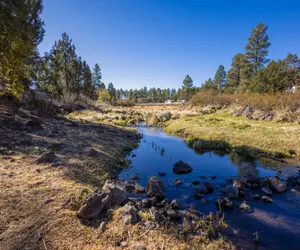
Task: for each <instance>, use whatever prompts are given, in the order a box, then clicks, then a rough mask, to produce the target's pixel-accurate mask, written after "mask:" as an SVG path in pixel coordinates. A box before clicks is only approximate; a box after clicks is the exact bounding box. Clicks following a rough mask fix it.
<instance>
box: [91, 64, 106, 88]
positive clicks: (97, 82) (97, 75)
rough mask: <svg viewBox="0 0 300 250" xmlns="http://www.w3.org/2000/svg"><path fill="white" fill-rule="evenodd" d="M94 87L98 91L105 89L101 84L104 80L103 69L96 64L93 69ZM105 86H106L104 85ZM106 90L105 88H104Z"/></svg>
mask: <svg viewBox="0 0 300 250" xmlns="http://www.w3.org/2000/svg"><path fill="white" fill-rule="evenodd" d="M92 79H93V85H94V88H95V89H97V90H100V89H103V84H101V83H102V82H101V79H102V73H101V69H100V66H99V64H98V63H96V64H95V67H94V69H93V78H92ZM104 86H105V85H104ZM104 89H105V87H104Z"/></svg>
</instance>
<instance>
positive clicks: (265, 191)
mask: <svg viewBox="0 0 300 250" xmlns="http://www.w3.org/2000/svg"><path fill="white" fill-rule="evenodd" d="M261 190H262V191H263V192H264V193H265V194H267V195H272V194H273V192H272V190H271V189H270V188H268V187H262V188H261Z"/></svg>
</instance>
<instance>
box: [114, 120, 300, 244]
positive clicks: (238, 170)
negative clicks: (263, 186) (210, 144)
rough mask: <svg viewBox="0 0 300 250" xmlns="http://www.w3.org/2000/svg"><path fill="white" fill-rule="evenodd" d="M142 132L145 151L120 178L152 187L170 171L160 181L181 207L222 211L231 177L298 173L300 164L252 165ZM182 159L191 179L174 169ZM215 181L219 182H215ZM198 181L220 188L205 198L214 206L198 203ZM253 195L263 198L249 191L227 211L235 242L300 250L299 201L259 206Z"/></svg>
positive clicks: (287, 197) (279, 197) (159, 132)
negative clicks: (246, 207)
mask: <svg viewBox="0 0 300 250" xmlns="http://www.w3.org/2000/svg"><path fill="white" fill-rule="evenodd" d="M138 130H139V132H140V133H142V134H143V138H142V139H141V141H140V144H139V147H138V148H137V149H135V150H134V151H133V152H132V154H131V157H130V159H131V161H132V167H130V168H128V169H126V170H124V171H123V172H121V174H120V178H121V179H125V180H128V179H129V178H130V177H132V176H135V175H138V176H139V181H138V182H139V183H140V184H141V185H142V186H146V184H147V181H148V180H149V179H150V177H151V176H158V173H159V172H164V173H166V176H164V177H160V178H161V179H163V181H164V183H165V187H166V190H165V194H166V197H167V198H169V199H177V200H179V202H180V204H181V208H187V207H189V206H191V205H192V204H193V205H194V206H196V208H197V210H199V211H201V212H202V213H209V212H210V211H213V212H215V211H217V207H216V205H215V203H216V200H217V199H218V197H220V195H221V194H222V188H224V186H226V185H227V184H228V183H227V181H226V178H233V177H235V176H246V175H248V174H251V175H254V176H258V177H265V176H275V175H276V174H278V172H277V171H278V170H279V169H280V171H281V172H284V171H294V172H295V171H296V169H295V167H294V166H295V164H296V163H295V162H289V163H286V164H284V163H279V162H275V161H270V160H267V159H260V160H257V161H255V162H251V163H247V162H241V161H240V160H239V158H238V157H236V156H233V155H228V154H224V153H214V152H205V153H202V154H199V153H196V152H195V151H194V150H193V149H191V148H189V147H188V146H187V144H186V143H185V141H184V140H183V139H181V138H179V137H176V136H172V135H169V134H166V133H165V132H164V131H163V129H161V128H156V127H146V126H140V127H138ZM179 160H182V161H184V162H186V163H188V164H189V165H190V166H191V167H192V168H193V171H192V172H191V173H189V174H186V175H176V174H174V173H173V165H174V163H175V162H177V161H179ZM213 176H214V177H215V179H212V178H211V177H213ZM176 178H179V179H180V180H181V181H182V184H181V185H180V186H176V185H175V182H174V180H175V179H176ZM194 180H198V181H200V182H205V181H209V182H211V183H212V184H213V185H214V187H215V192H214V193H213V194H209V195H206V196H205V199H206V200H208V201H209V203H208V204H205V205H204V204H201V202H200V201H199V200H195V199H194V197H193V188H194V187H195V185H193V184H192V182H193V181H194ZM252 192H253V193H259V194H261V195H262V193H261V191H260V189H258V190H255V191H253V190H252V191H250V190H248V193H247V195H246V197H245V198H243V199H241V200H238V201H235V205H236V207H237V208H235V209H233V210H232V211H226V212H225V213H226V218H227V219H228V220H229V223H230V224H231V226H232V227H233V228H234V232H235V233H234V234H232V235H230V237H231V238H232V237H234V238H235V239H234V240H235V241H236V242H238V244H239V245H241V246H243V247H244V249H287V248H290V249H300V199H299V196H295V195H293V194H291V193H290V192H287V193H285V194H275V195H273V197H272V199H273V201H274V203H273V204H265V203H263V202H262V201H261V200H260V201H253V200H252V199H251V197H250V195H251V193H252ZM141 198H142V197H141ZM243 200H247V202H249V204H250V205H251V207H252V208H253V211H252V212H250V213H243V212H241V211H240V210H239V209H238V205H239V203H241V202H242V201H243ZM256 231H258V232H259V233H260V243H259V245H256V244H254V242H253V235H252V234H253V233H254V232H256Z"/></svg>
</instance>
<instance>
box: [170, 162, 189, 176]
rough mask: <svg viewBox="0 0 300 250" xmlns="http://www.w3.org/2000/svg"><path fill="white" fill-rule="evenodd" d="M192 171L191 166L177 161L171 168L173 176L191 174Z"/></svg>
mask: <svg viewBox="0 0 300 250" xmlns="http://www.w3.org/2000/svg"><path fill="white" fill-rule="evenodd" d="M192 170H193V169H192V168H191V166H190V165H188V164H187V163H185V162H183V161H178V162H176V163H175V164H174V166H173V172H174V173H175V174H188V173H190V172H192Z"/></svg>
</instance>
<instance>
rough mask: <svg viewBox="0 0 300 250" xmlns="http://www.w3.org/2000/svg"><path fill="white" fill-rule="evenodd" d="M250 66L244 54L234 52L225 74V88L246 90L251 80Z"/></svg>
mask: <svg viewBox="0 0 300 250" xmlns="http://www.w3.org/2000/svg"><path fill="white" fill-rule="evenodd" d="M251 77H252V68H251V64H250V62H249V61H248V59H247V57H246V56H245V55H244V54H236V55H235V56H234V57H233V59H232V63H231V69H230V70H229V71H228V74H227V83H226V89H227V90H229V91H236V90H241V91H243V90H246V89H247V88H248V87H249V85H250V82H251Z"/></svg>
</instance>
